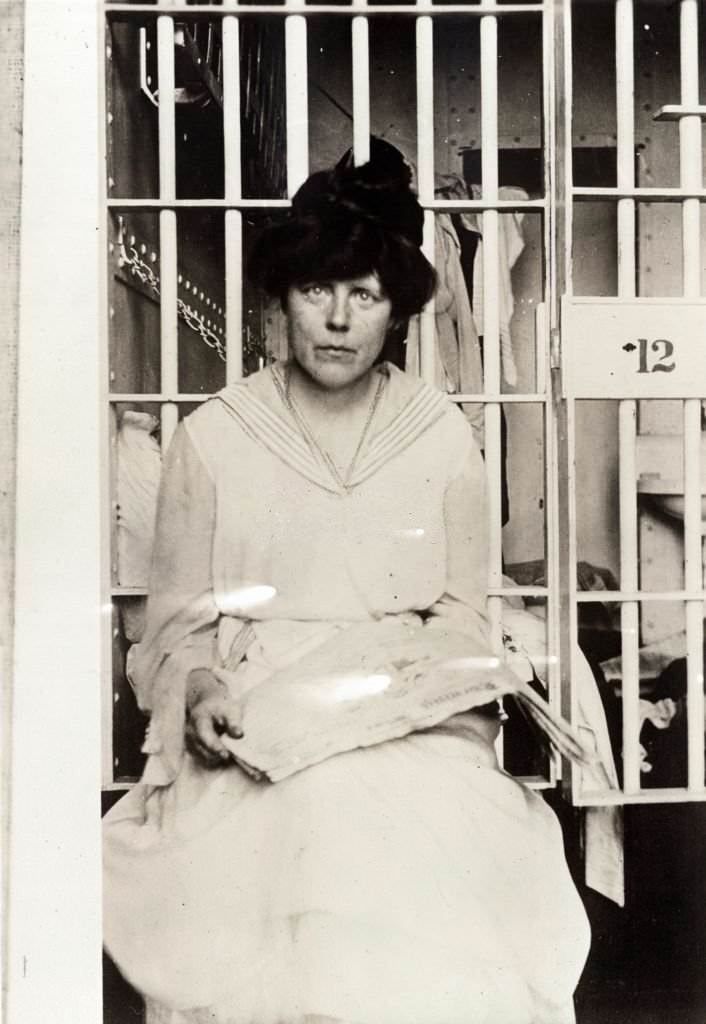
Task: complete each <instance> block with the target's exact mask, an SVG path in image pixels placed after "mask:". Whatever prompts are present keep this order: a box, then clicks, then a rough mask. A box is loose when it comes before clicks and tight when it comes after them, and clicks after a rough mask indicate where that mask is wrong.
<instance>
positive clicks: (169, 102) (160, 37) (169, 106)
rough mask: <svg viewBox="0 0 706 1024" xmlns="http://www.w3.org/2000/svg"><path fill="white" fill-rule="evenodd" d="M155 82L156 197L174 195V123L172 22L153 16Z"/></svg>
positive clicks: (168, 18) (166, 16) (171, 20)
mask: <svg viewBox="0 0 706 1024" xmlns="http://www.w3.org/2000/svg"><path fill="white" fill-rule="evenodd" d="M157 80H158V82H159V197H160V199H162V200H166V201H169V200H170V199H175V198H176V166H175V164H176V125H175V118H174V21H173V19H172V18H171V17H170V16H169V15H162V16H161V17H159V18H157Z"/></svg>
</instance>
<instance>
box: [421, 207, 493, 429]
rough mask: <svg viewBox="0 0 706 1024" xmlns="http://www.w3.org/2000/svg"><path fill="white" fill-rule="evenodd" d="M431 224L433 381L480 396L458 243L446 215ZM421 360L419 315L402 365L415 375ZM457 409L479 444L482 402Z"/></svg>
mask: <svg viewBox="0 0 706 1024" xmlns="http://www.w3.org/2000/svg"><path fill="white" fill-rule="evenodd" d="M434 223H435V250H436V251H435V265H436V272H437V274H438V284H437V289H436V293H435V296H434V330H435V346H434V383H435V385H436V386H437V387H438V388H440V389H441V390H442V391H447V392H449V393H456V394H480V393H482V391H483V366H482V362H481V354H480V342H479V340H478V334H477V332H476V328H475V324H474V322H473V315H472V313H471V305H470V301H469V298H468V289H467V287H466V282H465V279H464V277H463V269H462V267H461V246H460V244H459V241H458V235H457V234H456V229H455V228H454V226H453V223H452V221H451V217H450V216H449V215H448V214H445V213H441V214H438V215H437V216H436V218H435V222H434ZM420 364H421V324H420V317H419V316H415V317H412V319H411V320H410V322H409V327H408V329H407V346H406V357H405V369H406V370H407V372H408V373H413V374H416V375H419V373H420ZM461 408H462V410H463V412H464V415H465V416H466V419H467V420H468V421H469V423H470V424H471V427H472V429H473V434H474V437H475V439H476V441H477V443H478V445H479V447H480V448H483V447H484V417H483V406H482V405H481V404H480V403H477V402H465V403H464V404H463V405H462V406H461Z"/></svg>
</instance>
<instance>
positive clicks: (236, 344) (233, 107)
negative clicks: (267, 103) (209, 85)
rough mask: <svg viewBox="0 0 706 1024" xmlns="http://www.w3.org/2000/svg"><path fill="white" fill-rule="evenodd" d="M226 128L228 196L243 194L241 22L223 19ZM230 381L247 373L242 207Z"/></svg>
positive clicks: (231, 285) (233, 265) (234, 221)
mask: <svg viewBox="0 0 706 1024" xmlns="http://www.w3.org/2000/svg"><path fill="white" fill-rule="evenodd" d="M222 62H223V132H224V144H225V197H226V200H227V201H228V202H231V203H233V202H237V201H238V199H240V198H241V197H242V188H243V183H242V165H241V131H240V23H239V21H238V19H237V18H236V17H233V16H232V15H228V16H227V17H225V18H224V19H223V51H222ZM225 275H226V280H225V289H226V382H227V383H228V384H230V383H231V382H232V381H234V380H238V378H240V377H242V375H243V218H242V214H241V213H240V211H239V210H226V214H225Z"/></svg>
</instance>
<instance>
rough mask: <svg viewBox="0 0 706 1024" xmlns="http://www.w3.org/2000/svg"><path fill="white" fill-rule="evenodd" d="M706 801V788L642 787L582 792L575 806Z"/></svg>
mask: <svg viewBox="0 0 706 1024" xmlns="http://www.w3.org/2000/svg"><path fill="white" fill-rule="evenodd" d="M704 801H706V788H704V789H702V790H689V789H686V788H684V789H682V788H681V787H680V788H676V787H675V788H670V789H658V788H655V789H642V790H640V792H639V793H630V794H627V793H623V792H622V790H618V789H609V790H596V791H591V792H587V793H581V794H580V795H579V796H577V797H576V798H575V799H574V806H575V807H616V806H618V807H619V806H621V805H622V804H681V803H696V802H704Z"/></svg>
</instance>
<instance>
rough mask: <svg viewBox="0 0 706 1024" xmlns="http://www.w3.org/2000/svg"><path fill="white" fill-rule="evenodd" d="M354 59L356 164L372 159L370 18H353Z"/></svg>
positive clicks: (359, 4)
mask: <svg viewBox="0 0 706 1024" xmlns="http://www.w3.org/2000/svg"><path fill="white" fill-rule="evenodd" d="M354 6H355V7H364V6H365V0H355V2H354ZM351 48H352V59H353V159H354V160H355V162H356V164H358V165H359V164H364V163H367V162H368V160H369V159H370V55H369V42H368V19H367V18H365V17H363V16H359V17H356V18H353V23H352V26H351Z"/></svg>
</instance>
